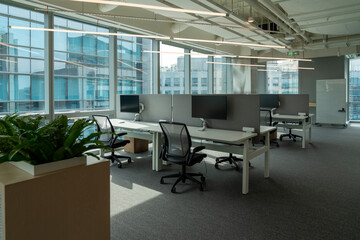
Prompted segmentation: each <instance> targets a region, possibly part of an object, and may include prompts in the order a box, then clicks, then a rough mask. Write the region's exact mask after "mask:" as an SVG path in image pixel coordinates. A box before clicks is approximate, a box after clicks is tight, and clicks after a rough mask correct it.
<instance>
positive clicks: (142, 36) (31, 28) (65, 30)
mask: <svg viewBox="0 0 360 240" xmlns="http://www.w3.org/2000/svg"><path fill="white" fill-rule="evenodd" d="M9 28H12V29H22V30H32V31H44V32H65V33H81V34H94V35H105V36H124V37H140V38H155V39H167V40H169V39H170V37H162V36H156V35H137V34H128V33H110V32H109V33H107V32H90V31H80V30H67V29H50V28H34V27H19V26H9Z"/></svg>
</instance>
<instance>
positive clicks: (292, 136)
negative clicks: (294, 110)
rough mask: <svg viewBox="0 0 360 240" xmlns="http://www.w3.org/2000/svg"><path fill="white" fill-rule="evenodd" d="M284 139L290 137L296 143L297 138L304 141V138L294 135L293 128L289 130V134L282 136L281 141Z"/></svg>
mask: <svg viewBox="0 0 360 240" xmlns="http://www.w3.org/2000/svg"><path fill="white" fill-rule="evenodd" d="M283 137H288V138H290V139H292V140H293V141H294V142H296V138H300V140H302V136H300V135H296V134H293V133H292V132H291V128H289V133H286V134H281V135H280V141H282V139H283Z"/></svg>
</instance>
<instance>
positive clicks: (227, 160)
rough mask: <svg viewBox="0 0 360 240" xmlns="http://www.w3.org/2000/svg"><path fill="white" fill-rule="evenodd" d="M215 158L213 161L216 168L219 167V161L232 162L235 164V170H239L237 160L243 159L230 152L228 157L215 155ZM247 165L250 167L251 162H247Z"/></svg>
mask: <svg viewBox="0 0 360 240" xmlns="http://www.w3.org/2000/svg"><path fill="white" fill-rule="evenodd" d="M215 160H216V163H215V168H216V169H220V168H219V163H222V162H229V163H230V164H233V165H234V166H235V169H236V171H239V165H238V164H237V162H239V161H241V162H242V161H243V160H242V159H241V158H238V157H235V156H233V155H232V153H230V154H229V156H228V157H217V158H216V159H215ZM249 167H251V163H249Z"/></svg>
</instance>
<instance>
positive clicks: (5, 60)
mask: <svg viewBox="0 0 360 240" xmlns="http://www.w3.org/2000/svg"><path fill="white" fill-rule="evenodd" d="M0 61H4V62H10V63H17V62H16V61H11V60H7V59H1V58H0Z"/></svg>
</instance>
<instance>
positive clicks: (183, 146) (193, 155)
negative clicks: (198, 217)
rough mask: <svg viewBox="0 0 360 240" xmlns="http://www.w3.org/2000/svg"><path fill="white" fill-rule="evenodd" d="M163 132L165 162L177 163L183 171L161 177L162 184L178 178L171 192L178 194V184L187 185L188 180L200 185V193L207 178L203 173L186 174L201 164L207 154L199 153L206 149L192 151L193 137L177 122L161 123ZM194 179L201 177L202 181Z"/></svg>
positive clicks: (163, 157)
mask: <svg viewBox="0 0 360 240" xmlns="http://www.w3.org/2000/svg"><path fill="white" fill-rule="evenodd" d="M159 124H160V127H161V130H162V131H163V133H164V136H165V144H164V145H163V148H162V153H161V158H162V159H163V160H166V161H169V162H172V163H176V164H179V165H181V166H182V171H181V172H179V173H177V174H171V175H167V176H163V177H161V180H160V183H161V184H163V183H164V178H177V180H176V181H175V183H174V185H173V186H172V188H171V192H172V193H175V192H176V188H175V186H176V184H178V183H179V182H180V181H182V182H183V183H185V181H186V179H188V180H190V181H193V182H195V183H198V184H200V191H203V190H204V186H203V185H204V184H205V177H204V176H203V175H202V174H201V173H188V172H186V167H187V166H192V165H194V164H196V163H200V162H201V161H202V160H203V159H204V158H206V156H207V155H206V154H202V153H198V152H199V151H201V150H203V149H205V147H204V146H199V147H195V148H194V149H193V151H191V137H190V134H189V131H188V129H187V127H186V125H185V124H183V123H176V122H173V123H171V122H159ZM194 177H200V180H201V181H199V180H197V179H195V178H194Z"/></svg>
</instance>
